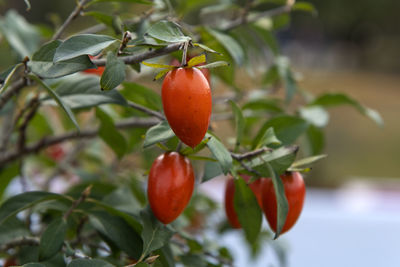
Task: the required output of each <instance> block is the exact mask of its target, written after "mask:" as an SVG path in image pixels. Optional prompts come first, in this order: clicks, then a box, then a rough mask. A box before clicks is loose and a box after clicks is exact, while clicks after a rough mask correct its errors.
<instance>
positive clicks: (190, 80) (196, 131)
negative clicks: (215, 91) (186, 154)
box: [161, 68, 212, 148]
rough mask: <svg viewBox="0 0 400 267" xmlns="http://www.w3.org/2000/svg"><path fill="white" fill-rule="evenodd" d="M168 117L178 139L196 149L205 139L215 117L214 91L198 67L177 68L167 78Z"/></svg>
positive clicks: (164, 89) (164, 99)
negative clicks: (213, 111) (211, 119)
mask: <svg viewBox="0 0 400 267" xmlns="http://www.w3.org/2000/svg"><path fill="white" fill-rule="evenodd" d="M161 97H162V103H163V109H164V113H165V116H166V117H167V120H168V123H169V125H170V126H171V129H172V130H173V131H174V133H175V134H176V136H177V137H178V138H179V139H180V140H181V141H182V142H183V143H185V144H186V145H188V146H190V147H192V148H193V147H195V146H196V145H198V144H199V143H200V142H201V140H202V139H203V138H204V135H205V134H206V132H207V129H208V125H209V123H210V117H211V106H212V100H211V89H210V86H209V84H208V82H207V80H206V78H205V77H204V75H203V74H202V73H201V71H200V70H198V69H197V68H177V69H174V70H171V71H170V72H168V73H167V75H166V76H165V79H164V82H163V84H162V89H161Z"/></svg>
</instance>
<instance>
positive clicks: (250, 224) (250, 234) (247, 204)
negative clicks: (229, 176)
mask: <svg viewBox="0 0 400 267" xmlns="http://www.w3.org/2000/svg"><path fill="white" fill-rule="evenodd" d="M233 203H234V208H235V211H236V214H237V216H238V220H239V222H240V225H241V226H242V228H243V230H244V233H245V236H246V239H247V241H249V243H250V244H251V243H253V242H255V241H256V239H257V237H258V234H259V233H260V230H261V223H262V215H261V209H260V207H259V205H258V203H257V199H256V196H255V195H254V193H253V191H252V190H251V189H250V187H249V186H248V185H247V184H246V182H245V180H243V179H242V178H238V179H235V193H234V198H233Z"/></svg>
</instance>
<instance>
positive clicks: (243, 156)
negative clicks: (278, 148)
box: [231, 147, 273, 161]
mask: <svg viewBox="0 0 400 267" xmlns="http://www.w3.org/2000/svg"><path fill="white" fill-rule="evenodd" d="M271 151H273V150H272V149H271V148H268V147H263V148H260V149H257V150H253V151H250V152H246V153H243V154H236V153H232V152H231V156H232V158H234V159H236V160H238V161H241V160H245V159H252V158H254V157H257V156H259V155H261V154H263V153H265V152H271Z"/></svg>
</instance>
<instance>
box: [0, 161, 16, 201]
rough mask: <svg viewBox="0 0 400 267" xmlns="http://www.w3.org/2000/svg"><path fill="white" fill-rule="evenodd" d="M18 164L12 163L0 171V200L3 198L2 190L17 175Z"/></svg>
mask: <svg viewBox="0 0 400 267" xmlns="http://www.w3.org/2000/svg"><path fill="white" fill-rule="evenodd" d="M19 170H20V163H19V162H12V163H10V164H8V165H5V166H4V167H2V168H1V169H0V199H2V198H3V194H4V190H6V188H7V186H8V184H9V183H10V182H11V181H12V179H13V178H15V177H16V176H18V175H19Z"/></svg>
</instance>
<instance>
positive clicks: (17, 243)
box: [0, 237, 39, 252]
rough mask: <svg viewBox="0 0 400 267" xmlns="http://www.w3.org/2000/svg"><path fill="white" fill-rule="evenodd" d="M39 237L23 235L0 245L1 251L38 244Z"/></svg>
mask: <svg viewBox="0 0 400 267" xmlns="http://www.w3.org/2000/svg"><path fill="white" fill-rule="evenodd" d="M38 245H39V239H38V238H36V237H22V238H18V239H15V240H12V241H10V242H8V243H6V244H4V245H2V246H1V247H0V251H1V252H6V251H7V250H9V249H12V248H15V247H21V246H38Z"/></svg>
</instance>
